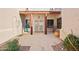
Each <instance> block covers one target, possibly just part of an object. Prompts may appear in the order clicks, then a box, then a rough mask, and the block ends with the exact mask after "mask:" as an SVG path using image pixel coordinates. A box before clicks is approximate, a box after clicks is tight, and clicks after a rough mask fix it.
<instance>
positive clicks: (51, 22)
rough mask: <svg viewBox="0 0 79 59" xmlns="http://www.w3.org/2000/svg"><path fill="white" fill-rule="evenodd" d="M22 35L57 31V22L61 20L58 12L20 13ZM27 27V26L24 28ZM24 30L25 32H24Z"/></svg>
mask: <svg viewBox="0 0 79 59" xmlns="http://www.w3.org/2000/svg"><path fill="white" fill-rule="evenodd" d="M20 16H21V20H22V27H23V31H22V32H23V33H24V32H28V33H30V34H31V35H32V34H33V33H38V32H43V33H44V34H47V33H53V32H54V31H55V30H56V29H58V23H57V22H58V20H60V18H61V12H60V11H20ZM26 25H27V26H26ZM25 28H27V30H26V31H25Z"/></svg>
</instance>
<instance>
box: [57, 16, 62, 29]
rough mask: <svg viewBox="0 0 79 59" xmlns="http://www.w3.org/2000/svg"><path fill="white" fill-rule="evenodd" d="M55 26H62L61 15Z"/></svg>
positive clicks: (59, 27)
mask: <svg viewBox="0 0 79 59" xmlns="http://www.w3.org/2000/svg"><path fill="white" fill-rule="evenodd" d="M57 28H58V29H61V28H62V19H61V17H60V18H58V19H57Z"/></svg>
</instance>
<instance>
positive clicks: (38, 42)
mask: <svg viewBox="0 0 79 59" xmlns="http://www.w3.org/2000/svg"><path fill="white" fill-rule="evenodd" d="M19 39H20V40H19V43H20V45H21V46H23V47H27V48H26V49H25V50H27V49H28V47H30V48H29V50H30V51H53V50H54V49H53V47H52V46H55V45H56V44H58V43H60V42H61V40H60V39H58V38H56V37H55V36H54V35H53V34H47V35H45V34H44V33H35V34H33V35H30V34H28V33H26V34H23V35H22V36H20V37H19ZM23 47H22V48H23ZM21 50H22V49H21ZM23 50H24V49H23Z"/></svg>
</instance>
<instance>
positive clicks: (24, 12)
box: [20, 11, 61, 15]
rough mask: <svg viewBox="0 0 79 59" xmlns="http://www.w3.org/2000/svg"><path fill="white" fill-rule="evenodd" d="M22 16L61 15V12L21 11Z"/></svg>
mask: <svg viewBox="0 0 79 59" xmlns="http://www.w3.org/2000/svg"><path fill="white" fill-rule="evenodd" d="M20 14H21V15H27V14H61V12H60V11H20Z"/></svg>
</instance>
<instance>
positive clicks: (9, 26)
mask: <svg viewBox="0 0 79 59" xmlns="http://www.w3.org/2000/svg"><path fill="white" fill-rule="evenodd" d="M21 27H22V24H21V19H20V16H19V10H18V9H15V8H14V9H12V8H11V9H10V8H1V9H0V44H1V43H3V42H5V41H7V40H9V39H10V38H12V37H14V36H16V35H18V34H21V31H22V28H21Z"/></svg>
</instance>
